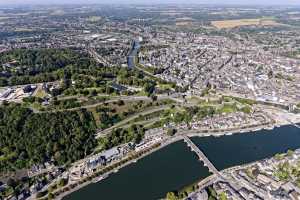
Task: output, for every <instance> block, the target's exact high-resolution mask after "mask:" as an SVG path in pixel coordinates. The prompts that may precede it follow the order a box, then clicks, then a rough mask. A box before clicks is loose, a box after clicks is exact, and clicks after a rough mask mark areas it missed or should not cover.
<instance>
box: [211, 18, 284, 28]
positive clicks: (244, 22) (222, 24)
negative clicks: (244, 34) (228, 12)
mask: <svg viewBox="0 0 300 200" xmlns="http://www.w3.org/2000/svg"><path fill="white" fill-rule="evenodd" d="M211 24H212V25H213V26H215V27H217V28H219V29H221V28H235V27H238V26H249V25H256V26H258V25H261V26H276V25H280V24H279V23H277V22H276V21H274V20H272V19H237V20H223V21H212V22H211Z"/></svg>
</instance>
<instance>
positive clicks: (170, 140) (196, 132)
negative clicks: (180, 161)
mask: <svg viewBox="0 0 300 200" xmlns="http://www.w3.org/2000/svg"><path fill="white" fill-rule="evenodd" d="M279 126H283V125H279V124H278V125H272V126H260V127H251V128H248V129H242V130H239V129H237V130H235V131H232V130H231V131H230V132H229V131H228V130H225V131H223V132H222V131H219V132H218V133H215V132H211V133H201V132H199V130H191V131H187V130H181V131H180V132H179V134H178V135H176V136H175V137H171V138H167V139H165V140H164V141H162V143H161V144H160V145H158V146H156V147H155V148H152V149H151V150H149V151H147V152H146V153H144V154H142V155H140V156H139V157H136V158H134V159H132V160H128V161H127V162H126V163H124V164H122V165H120V166H118V167H117V168H114V169H113V170H111V171H109V172H107V173H105V174H100V175H99V176H95V174H97V172H96V173H95V174H93V175H92V176H95V177H94V179H98V177H101V176H105V177H106V176H108V177H107V178H110V175H111V174H113V173H115V172H116V171H118V170H119V169H121V168H123V167H125V166H128V165H130V164H132V163H135V162H137V161H138V160H140V159H142V158H144V157H146V156H148V155H150V154H152V153H154V152H155V151H158V150H160V149H162V148H164V147H166V146H168V145H170V144H172V143H175V142H177V141H180V140H182V135H188V136H189V137H195V136H196V137H207V136H213V137H220V136H222V135H232V134H238V133H245V132H247V133H249V132H253V133H255V132H257V131H259V130H262V129H266V130H271V129H273V128H275V127H279ZM271 132H272V131H271ZM124 159H126V158H124ZM124 159H123V160H124ZM94 179H91V180H87V181H85V182H83V183H78V185H77V186H76V187H74V188H72V189H70V190H68V191H63V193H61V194H59V196H57V197H56V198H55V199H62V198H63V197H65V196H67V195H69V194H71V193H73V192H75V191H77V190H79V189H81V188H83V187H85V186H87V185H89V184H90V183H93V182H94V181H93V180H94ZM101 181H102V180H101Z"/></svg>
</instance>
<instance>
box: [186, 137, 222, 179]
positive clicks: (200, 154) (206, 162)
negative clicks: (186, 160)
mask: <svg viewBox="0 0 300 200" xmlns="http://www.w3.org/2000/svg"><path fill="white" fill-rule="evenodd" d="M183 140H184V141H185V143H187V145H188V146H189V147H190V148H191V150H192V151H194V152H195V153H196V154H197V156H198V157H199V159H200V160H201V161H202V162H203V163H204V166H206V167H208V169H209V171H210V172H211V173H213V174H215V175H217V176H218V177H222V175H221V174H220V172H219V171H218V170H217V168H215V166H214V165H213V164H212V163H211V162H210V161H209V160H208V158H207V157H206V156H205V154H204V153H203V152H202V151H201V150H200V149H199V148H198V147H197V146H196V145H195V144H194V143H193V142H192V140H191V139H190V138H189V137H187V136H185V135H184V136H183Z"/></svg>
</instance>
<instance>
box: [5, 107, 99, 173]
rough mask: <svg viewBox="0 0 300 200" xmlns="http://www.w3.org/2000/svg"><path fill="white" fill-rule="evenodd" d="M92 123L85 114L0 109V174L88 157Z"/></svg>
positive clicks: (90, 148)
mask: <svg viewBox="0 0 300 200" xmlns="http://www.w3.org/2000/svg"><path fill="white" fill-rule="evenodd" d="M94 133H95V122H94V119H93V116H92V114H91V113H89V112H87V111H86V110H80V111H69V112H67V111H66V112H57V113H33V112H32V111H31V110H30V109H28V108H24V107H23V106H21V105H18V104H8V105H3V106H1V107H0V171H1V172H5V171H13V170H16V169H22V168H27V167H30V166H32V164H38V163H43V162H45V161H48V160H53V161H54V162H55V163H56V164H57V165H63V164H66V163H69V162H72V161H75V160H77V159H80V158H82V157H84V156H85V155H87V154H89V153H91V151H92V150H93V149H94V147H95V145H96V140H95V137H94Z"/></svg>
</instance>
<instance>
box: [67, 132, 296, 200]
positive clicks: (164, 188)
mask: <svg viewBox="0 0 300 200" xmlns="http://www.w3.org/2000/svg"><path fill="white" fill-rule="evenodd" d="M192 140H193V142H194V143H195V144H196V145H197V146H198V147H199V148H200V149H201V150H202V151H203V152H204V153H205V154H206V156H207V157H208V159H209V160H210V161H211V162H212V163H213V164H214V165H215V166H216V168H217V169H219V170H222V169H225V168H228V167H232V166H236V165H240V164H246V163H249V162H252V161H256V160H261V159H263V158H267V157H271V156H273V155H274V154H276V153H281V152H286V151H287V150H288V149H293V150H294V149H297V148H300V129H298V128H296V127H294V126H282V127H280V128H275V129H273V130H261V131H257V132H248V133H241V134H233V135H231V136H222V137H212V136H210V137H202V138H200V137H193V138H192ZM208 175H209V172H208V170H207V168H205V167H204V166H203V164H202V162H199V161H198V159H197V158H196V155H195V154H194V153H192V152H190V151H189V149H188V148H187V146H186V144H185V143H184V142H183V141H179V142H176V143H174V144H171V145H169V146H167V147H165V148H163V149H161V150H159V151H157V152H154V153H153V154H151V155H149V156H147V157H145V158H143V159H141V160H139V161H138V162H137V163H135V164H132V165H129V166H127V167H125V168H123V169H121V170H120V171H119V172H118V173H116V174H113V175H111V176H110V177H108V178H107V179H105V180H103V181H101V182H99V183H95V184H90V185H88V186H86V187H84V188H82V189H80V190H78V191H76V192H74V193H72V194H70V195H68V196H67V197H65V198H64V200H79V199H80V200H81V199H104V200H106V199H109V200H120V199H124V200H127V199H128V200H135V199H136V200H140V199H143V200H153V199H159V198H162V197H164V196H165V194H166V193H167V192H168V191H172V190H176V189H179V188H182V187H183V186H185V185H188V184H191V183H193V182H195V181H197V180H199V179H203V178H205V177H207V176H208Z"/></svg>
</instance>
